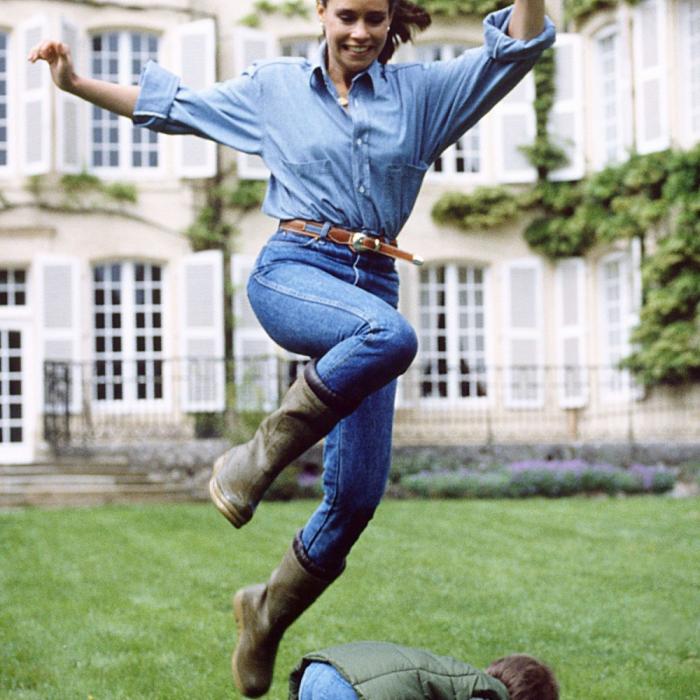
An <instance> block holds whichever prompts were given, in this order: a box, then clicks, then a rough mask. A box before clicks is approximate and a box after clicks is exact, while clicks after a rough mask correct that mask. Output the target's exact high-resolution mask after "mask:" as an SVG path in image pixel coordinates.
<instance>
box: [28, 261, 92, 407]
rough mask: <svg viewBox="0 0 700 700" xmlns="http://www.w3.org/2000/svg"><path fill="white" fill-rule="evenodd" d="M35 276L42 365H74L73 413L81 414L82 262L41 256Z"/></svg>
mask: <svg viewBox="0 0 700 700" xmlns="http://www.w3.org/2000/svg"><path fill="white" fill-rule="evenodd" d="M34 277H35V279H36V287H37V295H36V298H37V303H38V306H39V313H38V323H39V337H40V338H41V340H40V352H41V366H42V368H43V366H44V362H45V361H51V360H53V361H57V362H68V363H70V365H71V371H70V376H71V384H72V388H71V398H70V407H71V411H78V410H79V409H80V404H81V396H82V386H81V384H82V372H81V366H80V364H79V363H80V339H81V332H82V326H81V318H80V308H81V299H80V261H79V260H78V259H76V258H70V257H59V256H49V255H41V256H37V257H36V259H35V267H34Z"/></svg>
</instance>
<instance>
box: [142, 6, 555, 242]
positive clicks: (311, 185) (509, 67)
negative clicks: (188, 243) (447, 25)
mask: <svg viewBox="0 0 700 700" xmlns="http://www.w3.org/2000/svg"><path fill="white" fill-rule="evenodd" d="M512 9H513V8H512V7H509V8H506V9H503V10H499V11H497V12H493V13H491V14H490V15H488V16H487V17H486V18H485V20H484V36H485V44H484V45H483V46H481V47H478V48H474V49H469V50H467V51H465V52H464V53H463V54H462V55H460V56H458V57H457V58H454V59H452V60H450V61H436V62H433V63H401V64H396V65H393V64H389V65H383V64H380V63H379V62H378V61H375V62H374V63H372V64H371V65H370V66H369V68H367V69H366V70H365V71H363V72H362V73H360V74H358V75H356V76H355V77H354V78H353V81H352V85H351V88H350V92H349V99H350V105H349V108H348V109H344V108H343V107H341V106H340V105H339V104H338V101H337V93H336V90H335V86H334V84H333V82H332V80H331V79H330V77H329V75H328V72H327V69H326V67H325V52H326V47H325V45H323V46H321V48H320V50H319V54H318V57H317V59H316V61H309V60H307V59H302V58H278V59H272V60H266V61H260V62H256V63H255V64H253V66H252V67H250V68H249V69H247V70H246V71H245V72H244V73H243V74H242V75H241V76H240V77H238V78H235V79H232V80H227V81H225V82H222V83H217V84H216V85H214V86H213V87H211V88H209V89H206V90H203V91H198V92H195V91H193V90H190V89H188V88H187V87H184V86H182V85H180V81H179V78H178V77H177V76H175V75H173V74H172V73H170V72H168V71H167V70H165V69H163V68H162V67H160V66H159V65H158V64H156V63H154V62H149V63H148V64H147V65H146V66H145V68H144V69H143V72H142V75H141V80H140V85H141V91H140V94H139V98H138V101H137V103H136V106H135V109H134V117H133V120H134V123H135V124H137V125H141V126H145V127H148V128H150V129H153V130H155V131H161V132H164V133H168V134H197V135H199V136H203V137H205V138H209V139H212V140H213V141H216V142H218V143H220V144H223V145H225V146H230V147H231V148H234V149H236V150H239V151H243V152H244V153H250V154H255V155H259V156H262V158H263V160H264V161H265V164H266V165H267V167H268V168H269V170H270V172H271V176H270V181H269V185H268V190H267V194H266V197H265V201H264V204H263V211H264V212H265V213H266V214H268V215H270V216H272V217H274V218H277V219H293V218H303V219H310V220H314V221H323V222H330V223H332V224H334V225H337V226H342V227H345V228H351V229H354V230H365V231H371V232H374V233H376V234H382V235H386V236H387V237H389V238H395V237H396V235H397V234H398V233H399V231H400V230H401V228H402V226H403V225H404V223H405V222H406V220H407V219H408V216H409V214H410V213H411V210H412V208H413V205H414V204H415V201H416V198H417V196H418V191H419V189H420V186H421V183H422V181H423V178H424V176H425V173H426V171H427V169H428V168H429V167H430V165H431V164H432V163H433V161H435V160H436V158H438V157H439V156H440V154H441V153H442V151H443V150H444V149H445V148H447V147H448V146H449V145H451V144H452V143H454V142H455V141H457V139H459V138H460V137H461V136H462V135H463V134H464V133H465V132H466V131H467V130H468V129H469V128H471V127H472V126H474V125H475V124H476V123H477V122H478V121H479V119H480V118H481V117H482V116H483V115H484V114H486V113H487V112H488V111H489V110H490V109H491V108H492V107H493V106H494V105H495V104H496V103H497V102H498V101H499V100H500V99H501V98H502V97H504V96H505V95H506V94H507V93H508V92H509V91H510V90H511V89H512V88H513V87H514V86H515V85H516V84H517V83H518V82H519V81H520V80H521V79H522V77H523V76H524V75H525V74H526V73H527V72H528V71H529V70H530V69H531V68H532V66H533V65H534V64H535V63H536V61H537V59H538V57H539V55H540V54H541V52H542V51H543V50H544V49H546V48H547V47H549V46H551V45H552V44H553V43H554V38H555V31H554V25H553V24H552V22H551V21H550V20H549V19H548V18H546V19H545V26H544V29H543V31H542V33H541V34H539V35H538V36H537V37H535V38H533V39H530V40H528V41H522V40H517V39H513V38H511V37H509V36H508V35H507V34H506V30H507V27H508V22H509V20H510V15H511V12H512Z"/></svg>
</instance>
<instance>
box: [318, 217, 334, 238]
mask: <svg viewBox="0 0 700 700" xmlns="http://www.w3.org/2000/svg"><path fill="white" fill-rule="evenodd" d="M332 227H333V224H331V223H329V222H328V221H326V222H324V224H323V228H322V229H321V233H320V234H319V237H320V238H328V234H329V232H330V230H331V228H332Z"/></svg>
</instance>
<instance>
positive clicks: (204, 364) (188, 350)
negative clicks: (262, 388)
mask: <svg viewBox="0 0 700 700" xmlns="http://www.w3.org/2000/svg"><path fill="white" fill-rule="evenodd" d="M223 294H224V279H223V253H222V252H221V251H220V250H205V251H203V252H201V253H194V254H192V255H188V256H187V257H185V258H184V259H183V261H182V263H181V278H180V309H181V317H180V322H181V326H180V339H181V342H180V355H181V357H182V362H183V371H184V377H185V384H184V387H183V394H182V410H183V411H187V412H198V411H223V410H224V408H225V395H226V372H225V366H224V301H223Z"/></svg>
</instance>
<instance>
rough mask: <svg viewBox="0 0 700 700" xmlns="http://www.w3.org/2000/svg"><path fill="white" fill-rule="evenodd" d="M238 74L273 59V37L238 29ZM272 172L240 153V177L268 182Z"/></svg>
mask: <svg viewBox="0 0 700 700" xmlns="http://www.w3.org/2000/svg"><path fill="white" fill-rule="evenodd" d="M233 39H234V59H235V63H236V73H237V74H240V73H242V72H243V71H244V70H245V69H246V68H248V67H249V66H250V65H251V64H252V63H254V62H255V61H262V60H265V59H267V58H273V57H274V56H275V51H276V42H275V39H274V37H273V36H272V35H270V34H268V33H266V32H261V31H259V30H257V29H251V28H249V27H237V28H236V29H235V30H234V34H233ZM269 176H270V171H269V170H268V169H267V166H266V165H265V163H264V162H263V160H262V158H260V157H259V156H254V155H250V154H248V153H238V177H239V178H242V179H245V180H267V178H268V177H269Z"/></svg>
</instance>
